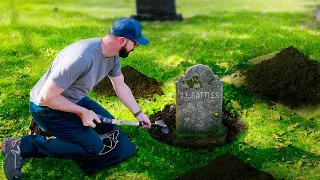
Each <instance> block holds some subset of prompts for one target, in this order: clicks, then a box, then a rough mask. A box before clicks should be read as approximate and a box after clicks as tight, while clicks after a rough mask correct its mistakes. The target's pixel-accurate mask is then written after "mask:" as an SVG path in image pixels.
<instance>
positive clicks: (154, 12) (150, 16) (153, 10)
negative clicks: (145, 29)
mask: <svg viewBox="0 0 320 180" xmlns="http://www.w3.org/2000/svg"><path fill="white" fill-rule="evenodd" d="M131 17H132V18H133V19H136V20H151V21H165V20H180V21H181V20H182V15H181V14H176V6H175V0H136V14H134V15H132V16H131Z"/></svg>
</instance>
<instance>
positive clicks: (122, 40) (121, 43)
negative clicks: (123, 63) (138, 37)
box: [118, 37, 127, 46]
mask: <svg viewBox="0 0 320 180" xmlns="http://www.w3.org/2000/svg"><path fill="white" fill-rule="evenodd" d="M126 43H127V38H125V37H118V44H119V45H120V46H124V45H125V44H126Z"/></svg>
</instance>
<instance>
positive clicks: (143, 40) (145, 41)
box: [135, 36, 149, 45]
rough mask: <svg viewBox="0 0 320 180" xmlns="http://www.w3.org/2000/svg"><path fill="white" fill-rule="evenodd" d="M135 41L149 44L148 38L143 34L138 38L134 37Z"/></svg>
mask: <svg viewBox="0 0 320 180" xmlns="http://www.w3.org/2000/svg"><path fill="white" fill-rule="evenodd" d="M135 41H136V42H137V43H139V44H141V45H148V44H149V40H148V39H147V38H145V37H143V36H141V37H140V38H138V39H135Z"/></svg>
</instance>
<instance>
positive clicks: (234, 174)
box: [177, 155, 274, 180]
mask: <svg viewBox="0 0 320 180" xmlns="http://www.w3.org/2000/svg"><path fill="white" fill-rule="evenodd" d="M193 179H201V180H207V179H210V180H215V179H216V180H233V179H237V180H269V179H270V180H271V179H274V178H273V177H272V175H270V174H268V173H265V172H262V171H259V170H257V169H255V168H253V167H251V166H250V165H248V164H245V163H243V162H242V161H241V160H240V159H238V158H237V157H236V156H234V155H224V156H220V157H218V158H216V159H214V160H213V161H211V162H210V163H209V164H208V165H206V166H203V167H200V168H196V169H192V170H191V171H189V172H187V173H186V174H183V175H181V176H178V177H177V180H193Z"/></svg>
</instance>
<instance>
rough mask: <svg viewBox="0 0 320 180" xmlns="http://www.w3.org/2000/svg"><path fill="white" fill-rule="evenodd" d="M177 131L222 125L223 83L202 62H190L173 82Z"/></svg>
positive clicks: (208, 128)
mask: <svg viewBox="0 0 320 180" xmlns="http://www.w3.org/2000/svg"><path fill="white" fill-rule="evenodd" d="M176 91H177V95H176V103H177V112H176V116H177V117H176V127H177V130H178V131H179V132H213V131H217V130H219V129H220V128H221V127H222V95H223V84H222V82H221V81H220V80H219V78H218V77H217V76H216V75H214V73H213V72H212V70H211V69H210V68H209V67H208V66H205V65H202V64H199V65H195V66H192V67H191V68H190V69H189V70H188V71H187V72H186V75H185V76H182V77H181V78H180V79H179V80H178V81H177V82H176Z"/></svg>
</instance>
